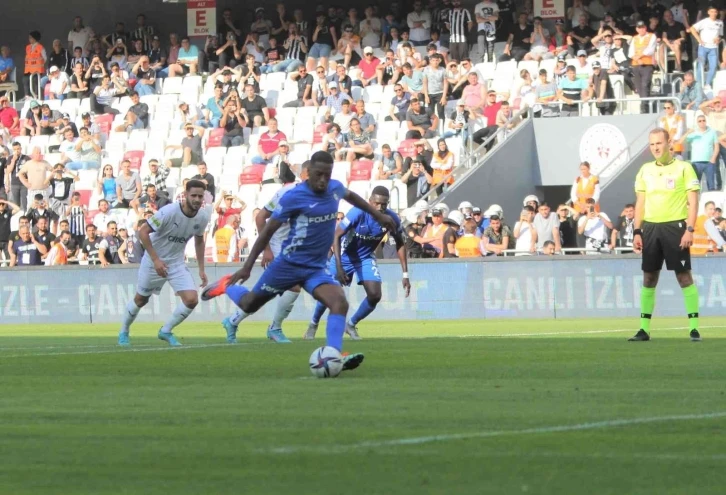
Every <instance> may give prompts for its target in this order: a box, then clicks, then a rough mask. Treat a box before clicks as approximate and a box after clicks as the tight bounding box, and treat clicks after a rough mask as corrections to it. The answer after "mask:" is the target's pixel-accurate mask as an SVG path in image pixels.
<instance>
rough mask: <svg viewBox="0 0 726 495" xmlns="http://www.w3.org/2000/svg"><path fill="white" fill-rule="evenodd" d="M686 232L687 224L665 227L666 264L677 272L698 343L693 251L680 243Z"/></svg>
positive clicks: (689, 320)
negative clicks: (692, 272)
mask: <svg viewBox="0 0 726 495" xmlns="http://www.w3.org/2000/svg"><path fill="white" fill-rule="evenodd" d="M685 231H686V222H670V223H668V224H665V225H664V232H663V236H664V237H665V238H667V240H668V241H667V244H666V243H664V244H665V246H666V248H665V263H666V268H667V269H668V270H671V271H674V272H676V280H678V285H680V287H681V291H682V292H683V302H684V303H685V306H686V314H687V315H688V329H689V331H690V337H691V340H692V341H694V342H698V341H700V340H701V334H700V333H699V331H698V310H699V307H698V287H696V284H694V283H693V275H692V274H691V251H690V249H681V246H680V242H681V238H682V237H683V233H684V232H685Z"/></svg>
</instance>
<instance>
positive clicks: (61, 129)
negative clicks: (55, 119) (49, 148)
mask: <svg viewBox="0 0 726 495" xmlns="http://www.w3.org/2000/svg"><path fill="white" fill-rule="evenodd" d="M68 129H70V131H71V132H72V133H73V137H78V136H79V135H80V134H79V133H78V128H77V127H76V124H75V122H71V116H70V114H67V113H64V114H63V122H62V123H61V124H60V125H59V126H58V129H57V130H56V131H55V133H56V135H57V136H62V135H63V134H65V132H66V131H67V130H68Z"/></svg>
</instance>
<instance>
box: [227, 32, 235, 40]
mask: <svg viewBox="0 0 726 495" xmlns="http://www.w3.org/2000/svg"><path fill="white" fill-rule="evenodd" d="M227 40H228V41H234V40H235V36H234V33H231V32H230V33H227Z"/></svg>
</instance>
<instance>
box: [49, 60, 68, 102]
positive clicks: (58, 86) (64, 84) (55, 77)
mask: <svg viewBox="0 0 726 495" xmlns="http://www.w3.org/2000/svg"><path fill="white" fill-rule="evenodd" d="M48 73H49V74H50V91H49V92H48V99H49V100H61V101H62V100H64V99H65V97H66V95H67V94H68V93H69V92H70V90H71V85H70V80H69V79H68V74H66V73H65V72H61V70H60V69H59V68H58V67H56V66H55V65H54V66H53V67H51V68H50V70H49V71H48Z"/></svg>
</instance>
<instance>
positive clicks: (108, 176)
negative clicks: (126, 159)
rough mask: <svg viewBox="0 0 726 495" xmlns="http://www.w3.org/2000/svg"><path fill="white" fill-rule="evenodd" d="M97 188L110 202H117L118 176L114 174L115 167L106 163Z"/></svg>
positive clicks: (113, 203)
mask: <svg viewBox="0 0 726 495" xmlns="http://www.w3.org/2000/svg"><path fill="white" fill-rule="evenodd" d="M96 190H97V191H98V193H99V194H101V196H102V197H103V199H105V200H106V201H108V202H109V203H110V204H112V205H115V204H116V198H117V197H118V196H117V195H116V177H114V175H113V167H112V166H111V165H104V166H103V170H101V176H100V177H99V178H98V180H97V181H96Z"/></svg>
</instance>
